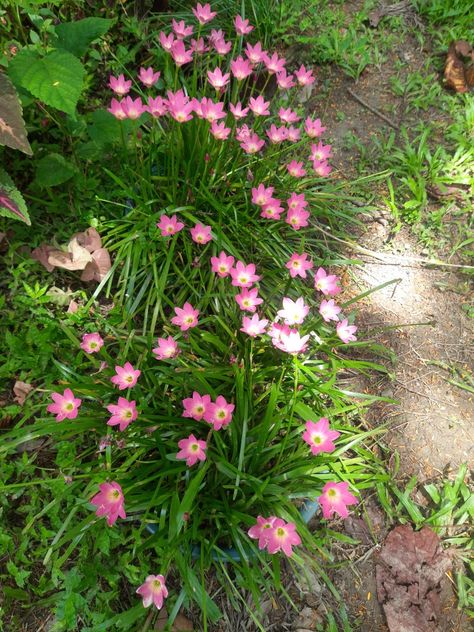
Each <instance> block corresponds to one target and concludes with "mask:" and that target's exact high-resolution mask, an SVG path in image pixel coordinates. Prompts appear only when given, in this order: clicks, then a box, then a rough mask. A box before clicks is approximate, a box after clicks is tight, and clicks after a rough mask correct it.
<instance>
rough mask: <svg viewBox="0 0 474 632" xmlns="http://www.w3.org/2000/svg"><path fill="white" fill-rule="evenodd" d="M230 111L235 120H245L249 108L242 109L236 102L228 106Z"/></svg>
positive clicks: (240, 104) (239, 103)
mask: <svg viewBox="0 0 474 632" xmlns="http://www.w3.org/2000/svg"><path fill="white" fill-rule="evenodd" d="M229 107H230V111H231V112H232V115H233V117H234V118H235V119H241V118H245V117H246V116H247V114H248V113H249V109H250V108H243V107H242V103H241V102H240V101H238V102H237V103H236V104H235V105H233V104H232V103H231V104H230V106H229Z"/></svg>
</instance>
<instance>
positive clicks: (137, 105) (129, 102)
mask: <svg viewBox="0 0 474 632" xmlns="http://www.w3.org/2000/svg"><path fill="white" fill-rule="evenodd" d="M120 105H121V106H122V110H123V111H124V113H125V116H126V117H127V118H129V119H132V120H136V119H138V118H140V116H141V115H142V114H143V113H144V112H146V107H145V106H144V105H143V103H142V100H141V99H140V97H137V98H136V99H132V97H125V99H123V100H122V101H121V103H120Z"/></svg>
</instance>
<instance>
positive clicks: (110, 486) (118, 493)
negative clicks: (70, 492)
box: [91, 481, 127, 527]
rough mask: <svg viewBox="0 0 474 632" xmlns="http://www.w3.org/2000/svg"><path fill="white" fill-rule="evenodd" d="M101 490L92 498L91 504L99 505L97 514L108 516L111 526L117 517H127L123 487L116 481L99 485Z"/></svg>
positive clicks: (108, 522)
mask: <svg viewBox="0 0 474 632" xmlns="http://www.w3.org/2000/svg"><path fill="white" fill-rule="evenodd" d="M99 489H100V491H99V492H98V493H97V494H96V495H95V496H94V498H92V500H91V504H92V505H95V506H96V507H97V510H96V512H95V515H96V516H98V517H99V518H100V517H102V516H107V524H108V525H109V527H111V526H112V525H113V524H114V523H115V522H116V521H117V518H126V517H127V515H126V513H125V504H124V497H123V492H122V488H121V487H120V485H119V484H118V483H116V482H115V481H111V482H110V483H102V484H101V485H99Z"/></svg>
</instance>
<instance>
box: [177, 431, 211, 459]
mask: <svg viewBox="0 0 474 632" xmlns="http://www.w3.org/2000/svg"><path fill="white" fill-rule="evenodd" d="M178 447H179V448H180V451H179V452H178V453H177V454H176V458H177V459H179V460H182V461H186V465H187V466H188V467H192V466H193V465H194V464H195V463H197V462H198V461H205V460H206V452H205V450H206V448H207V444H206V442H205V441H201V440H200V439H196V437H195V436H194V435H193V434H190V435H189V437H188V438H187V439H181V441H178Z"/></svg>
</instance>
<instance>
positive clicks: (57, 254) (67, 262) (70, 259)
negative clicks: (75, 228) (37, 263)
mask: <svg viewBox="0 0 474 632" xmlns="http://www.w3.org/2000/svg"><path fill="white" fill-rule="evenodd" d="M67 249H68V252H64V251H63V250H54V251H53V252H51V253H50V254H49V257H48V263H49V264H50V265H52V266H55V267H58V268H65V269H66V270H84V268H85V267H86V266H87V264H88V263H89V262H90V261H92V255H91V253H90V252H89V251H88V250H86V249H85V248H83V247H82V246H80V245H79V243H78V242H77V239H76V238H74V239H71V241H70V242H69V244H68V247H67Z"/></svg>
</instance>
